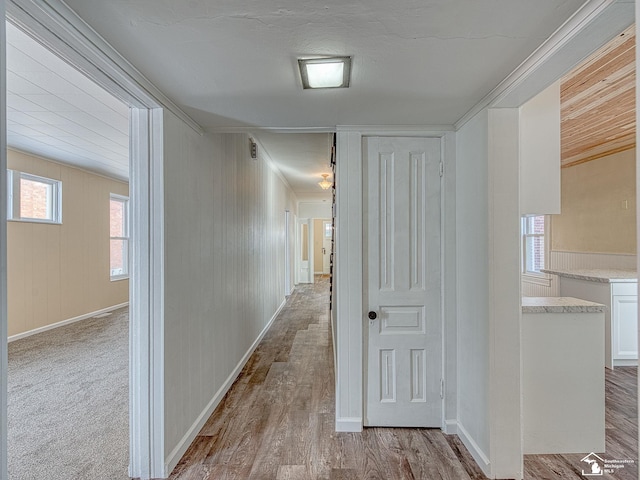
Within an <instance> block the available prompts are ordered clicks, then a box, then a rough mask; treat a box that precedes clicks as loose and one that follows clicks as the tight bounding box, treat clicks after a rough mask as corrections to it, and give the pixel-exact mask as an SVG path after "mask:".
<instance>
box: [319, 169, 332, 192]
mask: <svg viewBox="0 0 640 480" xmlns="http://www.w3.org/2000/svg"><path fill="white" fill-rule="evenodd" d="M328 176H329V174H328V173H323V174H322V181H321V182H318V185H320V187H321V188H322V189H323V190H329V188H330V187H331V185H333V183H331V182H330V181H328V180H327V177H328Z"/></svg>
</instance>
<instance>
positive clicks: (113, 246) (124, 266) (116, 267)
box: [109, 194, 129, 280]
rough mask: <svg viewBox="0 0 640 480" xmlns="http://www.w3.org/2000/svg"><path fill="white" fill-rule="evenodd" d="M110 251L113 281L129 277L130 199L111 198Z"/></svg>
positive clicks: (119, 196)
mask: <svg viewBox="0 0 640 480" xmlns="http://www.w3.org/2000/svg"><path fill="white" fill-rule="evenodd" d="M109 200H110V202H109V243H110V245H109V251H110V262H109V264H110V269H111V280H121V279H123V278H128V277H129V199H128V198H127V197H123V196H121V195H115V194H111V196H110V198H109Z"/></svg>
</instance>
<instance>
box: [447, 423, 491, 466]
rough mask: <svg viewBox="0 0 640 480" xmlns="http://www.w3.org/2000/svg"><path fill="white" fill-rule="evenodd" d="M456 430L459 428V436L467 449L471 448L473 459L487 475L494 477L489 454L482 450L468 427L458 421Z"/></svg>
mask: <svg viewBox="0 0 640 480" xmlns="http://www.w3.org/2000/svg"><path fill="white" fill-rule="evenodd" d="M456 430H457V434H458V438H460V440H462V443H463V444H464V446H465V447H467V450H469V453H470V454H471V456H472V457H473V459H474V460H475V461H476V463H477V464H478V466H479V467H480V468H481V469H482V472H483V473H484V474H485V475H486V476H487V477H489V478H493V477H491V462H490V461H489V457H488V456H487V454H486V453H485V452H483V451H482V449H481V448H480V446H479V445H478V444H477V443H476V442H475V440H474V439H473V437H472V436H471V435H470V434H469V432H468V431H467V429H466V428H464V426H463V425H462V424H461V423H460V422H456Z"/></svg>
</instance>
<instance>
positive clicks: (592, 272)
mask: <svg viewBox="0 0 640 480" xmlns="http://www.w3.org/2000/svg"><path fill="white" fill-rule="evenodd" d="M540 271H541V272H544V273H550V274H552V275H558V276H561V277H566V278H575V279H577V280H587V281H590V282H600V283H613V282H628V283H633V282H637V281H638V273H637V272H636V271H635V270H623V269H614V268H592V269H584V268H579V269H572V270H550V269H546V268H545V269H540Z"/></svg>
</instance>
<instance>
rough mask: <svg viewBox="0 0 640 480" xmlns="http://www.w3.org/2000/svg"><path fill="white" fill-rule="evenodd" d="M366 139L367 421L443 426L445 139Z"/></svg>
mask: <svg viewBox="0 0 640 480" xmlns="http://www.w3.org/2000/svg"><path fill="white" fill-rule="evenodd" d="M365 146H366V149H365V155H364V158H363V162H364V167H363V168H364V179H365V188H364V191H363V195H364V199H363V200H364V205H365V206H364V209H365V218H364V221H365V225H366V226H365V239H364V240H365V241H364V245H365V251H364V256H365V257H364V264H365V269H364V272H365V279H364V280H365V281H364V284H365V285H366V286H367V287H366V290H365V308H367V309H368V315H367V317H368V318H367V324H368V327H369V328H368V335H369V337H368V354H367V372H368V373H367V400H366V415H365V425H367V426H392V427H440V426H441V422H442V399H441V381H442V380H441V378H442V337H441V330H442V327H441V316H440V310H441V309H440V290H441V287H440V282H441V275H440V139H437V138H413V137H370V138H367V139H366V145H365ZM365 314H367V312H365Z"/></svg>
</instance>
